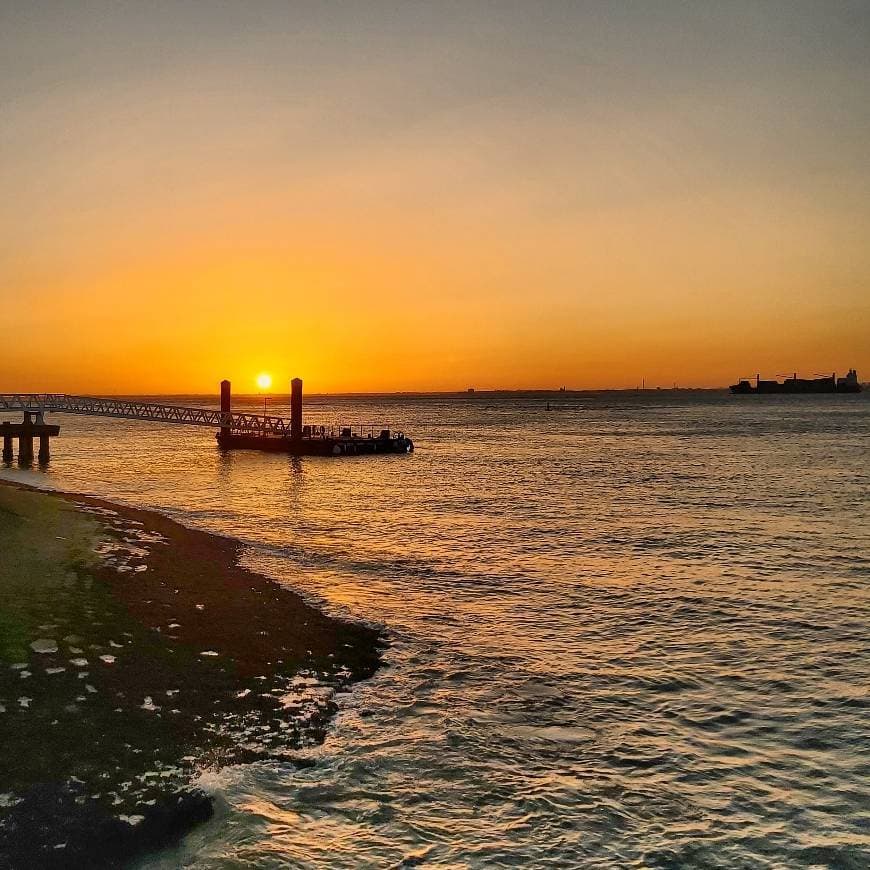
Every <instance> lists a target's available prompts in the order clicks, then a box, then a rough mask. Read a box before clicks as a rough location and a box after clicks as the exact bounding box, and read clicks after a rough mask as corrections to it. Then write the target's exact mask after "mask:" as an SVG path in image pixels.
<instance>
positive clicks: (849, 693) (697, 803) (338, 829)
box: [0, 392, 870, 868]
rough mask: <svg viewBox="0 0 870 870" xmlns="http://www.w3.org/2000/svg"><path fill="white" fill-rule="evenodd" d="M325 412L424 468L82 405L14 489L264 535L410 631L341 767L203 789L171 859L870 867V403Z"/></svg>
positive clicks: (682, 402) (361, 404) (301, 574)
mask: <svg viewBox="0 0 870 870" xmlns="http://www.w3.org/2000/svg"><path fill="white" fill-rule="evenodd" d="M547 398H549V399H550V401H551V402H553V404H554V409H553V410H551V411H549V412H548V411H547V410H546V401H547ZM187 401H188V402H189V403H193V400H187ZM204 402H205V400H197V401H196V403H197V404H203V403H204ZM279 404H280V403H279ZM307 414H308V417H309V420H310V422H333V421H335V420H337V419H341V420H342V421H346V422H357V421H359V422H362V423H369V422H371V423H380V422H382V421H384V422H391V423H393V424H394V425H395V426H397V427H404V429H405V431H407V432H409V433H410V434H411V435H412V437H413V438H414V441H415V443H416V445H417V451H416V452H415V453H414V454H413V455H411V456H408V457H398V456H396V457H383V458H380V457H365V458H362V457H361V458H353V459H350V458H349V459H341V460H335V459H302V460H294V459H291V458H288V457H286V456H278V455H262V454H257V453H245V452H236V453H232V454H228V455H221V454H220V453H219V452H218V451H217V450H216V448H215V445H214V440H213V436H212V433H211V432H210V431H209V430H207V429H202V430H200V429H194V428H183V427H178V428H174V427H171V426H165V425H162V426H161V425H158V424H149V423H138V422H123V421H112V420H94V419H90V418H74V417H64V416H60V415H58V416H57V417H55V418H54V419H53V420H52V422H59V423H60V425H61V427H62V435H61V438H60V439H58V441H57V442H56V443H55V445H54V456H53V458H52V461H51V464H50V465H49V467H48V469H47V470H45V471H43V472H39V471H22V470H19V469H17V468H8V469H5V470H4V471H2V472H0V474H2V475H3V476H4V477H11V478H15V479H24V480H27V481H28V482H37V483H39V484H40V485H46V486H51V487H56V488H60V489H65V490H73V491H79V492H88V493H93V494H97V495H103V496H106V497H108V498H114V499H116V500H119V501H122V502H126V503H130V504H133V505H135V506H141V507H149V508H156V509H158V510H160V511H163V512H165V513H167V514H169V515H171V516H173V517H174V518H177V519H180V520H181V521H182V522H184V523H186V524H188V525H192V526H196V527H199V528H204V529H207V530H212V531H217V532H221V533H223V534H227V535H231V536H235V537H238V538H240V539H241V540H243V541H244V542H246V543H247V544H248V545H249V546H248V549H247V551H246V552H247V555H246V560H247V564H248V565H249V566H252V567H255V568H257V569H259V570H261V571H263V572H265V573H267V574H269V575H271V576H273V577H275V578H277V579H278V580H280V581H281V582H284V583H287V584H289V585H290V586H292V587H294V588H296V589H300V590H302V591H303V592H304V593H305V594H306V595H308V596H310V597H311V598H313V599H314V600H317V601H319V602H321V603H322V605H323V606H324V607H325V608H327V609H328V610H329V611H331V612H338V613H350V614H352V615H353V616H354V617H357V618H360V619H364V620H371V621H374V622H378V623H382V624H384V625H385V626H386V627H387V628H388V630H389V632H390V634H391V637H392V647H391V649H390V651H389V653H388V656H387V664H386V666H385V667H384V668H383V669H382V670H381V671H380V672H379V674H378V675H377V676H376V677H375V679H374V680H372V681H371V682H369V683H367V684H364V685H361V686H359V687H357V688H355V689H354V690H353V692H351V693H350V694H349V695H347V696H346V697H345V698H344V699H343V701H342V713H341V715H340V716H339V718H338V720H337V722H336V724H335V727H334V729H333V733H332V735H331V737H330V738H329V740H328V741H327V742H326V744H325V745H324V746H322V747H320V748H319V749H318V750H316V752H315V755H316V756H317V758H318V763H317V764H316V765H315V766H314V767H313V768H311V769H307V770H303V771H295V770H292V769H290V768H289V767H288V768H284V767H281V766H277V765H275V764H259V765H252V766H243V767H237V768H232V769H227V770H223V771H221V772H219V773H217V774H209V775H207V776H205V777H204V778H203V782H204V785H206V786H207V787H208V788H211V789H214V791H215V793H216V795H217V800H218V810H217V814H216V818H215V820H214V821H212V822H210V823H209V824H207V825H205V826H203V827H202V828H200V829H198V830H197V831H196V832H194V833H193V834H192V835H191V836H189V837H188V839H187V840H186V841H185V842H184V843H183V844H182V845H181V846H180V847H179V849H177V850H176V851H174V852H172V853H168V854H164V855H161V856H156V857H154V858H151V859H148V860H147V861H146V862H145V865H146V866H148V867H151V868H158V867H160V868H163V867H174V866H176V865H178V864H179V863H182V864H183V865H184V866H191V867H199V868H212V867H238V866H251V867H261V868H272V867H283V866H288V865H290V866H330V867H358V866H361V865H369V866H385V867H389V866H397V865H400V864H402V863H403V862H404V864H405V865H406V866H407V865H413V864H417V863H420V864H431V865H449V866H454V867H463V866H473V867H483V866H487V867H490V866H504V865H524V866H542V867H543V866H560V867H572V866H576V867H614V868H616V867H769V868H774V867H776V868H781V867H798V866H820V867H848V868H858V867H861V868H863V867H867V866H870V742H868V738H870V733H868V732H870V728H868V722H870V695H868V673H870V639H868V638H870V635H868V627H870V626H868V622H870V620H868V616H870V594H868V586H870V497H868V496H870V463H868V457H870V453H868V440H870V439H868V434H870V395H868V394H866V393H865V394H862V395H860V396H815V397H812V396H808V397H742V398H737V397H731V396H727V395H724V394H717V393H704V394H695V393H688V392H684V393H661V394H656V393H646V394H640V395H635V394H618V393H615V394H614V393H611V394H590V395H572V394H567V395H564V396H561V397H555V398H554V397H552V396H550V397H541V396H540V395H538V396H535V395H522V394H518V395H509V396H505V395H501V396H499V395H487V394H480V393H478V394H475V395H473V396H472V395H468V396H457V397H371V398H359V397H356V398H336V399H318V398H312V399H311V400H310V401H309V403H308V405H307Z"/></svg>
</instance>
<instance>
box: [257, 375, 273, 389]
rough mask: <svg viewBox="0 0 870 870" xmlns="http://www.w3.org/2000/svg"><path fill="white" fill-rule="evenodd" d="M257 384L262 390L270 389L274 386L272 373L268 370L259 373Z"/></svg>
mask: <svg viewBox="0 0 870 870" xmlns="http://www.w3.org/2000/svg"><path fill="white" fill-rule="evenodd" d="M257 386H258V387H259V388H260V389H261V390H268V389H269V387H271V386H272V375H270V374H269V373H268V372H260V374H258V375H257Z"/></svg>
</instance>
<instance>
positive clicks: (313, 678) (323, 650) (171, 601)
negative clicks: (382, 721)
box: [0, 483, 383, 867]
mask: <svg viewBox="0 0 870 870" xmlns="http://www.w3.org/2000/svg"><path fill="white" fill-rule="evenodd" d="M240 546H241V545H240V544H239V543H238V542H234V541H232V540H230V539H227V538H221V537H217V536H213V535H208V534H205V533H203V532H198V531H193V530H190V529H187V528H184V527H182V526H181V525H179V524H178V523H175V522H173V521H172V520H169V519H167V518H165V517H163V516H160V515H158V514H154V513H150V512H146V511H140V510H134V509H130V508H126V507H122V506H119V505H115V504H111V503H108V502H105V501H102V500H99V499H94V498H90V497H85V496H78V495H67V494H54V493H46V492H41V491H36V490H31V489H27V488H25V487H21V486H16V485H10V484H6V483H3V484H2V485H0V554H2V558H0V770H2V772H3V774H2V779H0V867H24V866H27V867H41V866H44V867H51V866H71V865H72V866H106V865H117V864H118V863H121V862H123V861H124V860H126V859H128V858H130V857H132V856H133V855H135V854H137V853H140V852H142V851H143V850H146V849H149V848H156V847H159V846H160V845H163V844H165V843H167V842H170V841H171V840H172V839H174V838H177V837H178V836H180V835H181V834H183V833H184V831H186V830H188V829H189V828H190V827H191V826H193V825H195V824H196V823H197V822H199V821H202V820H204V819H207V818H208V817H209V816H210V815H211V801H210V798H209V797H208V796H207V795H206V794H204V793H203V792H202V791H201V790H199V789H198V788H197V787H196V785H195V780H196V777H197V776H198V774H199V773H200V772H201V771H202V770H204V769H208V768H216V767H222V766H225V765H229V764H238V763H246V762H251V761H256V760H257V759H264V758H270V759H276V758H279V759H282V760H284V761H286V763H287V764H288V765H302V764H308V763H310V762H309V761H308V760H307V759H306V758H305V757H304V756H300V755H299V754H298V751H299V750H300V749H301V748H304V747H306V746H310V745H314V744H316V743H319V742H321V741H322V740H323V739H324V737H325V729H326V726H327V723H328V721H329V718H330V716H331V715H332V714H333V713H334V712H335V710H336V705H335V702H334V700H333V696H334V694H335V692H336V691H338V690H341V689H342V688H344V687H346V686H347V685H349V684H350V683H353V682H355V681H358V680H362V679H366V678H367V677H369V676H371V675H372V673H373V672H374V671H375V669H376V668H377V666H378V663H379V660H380V653H381V650H382V646H383V638H382V637H381V635H380V634H379V632H378V631H377V630H375V629H374V628H371V627H367V626H363V625H359V624H353V623H350V622H344V621H340V620H337V619H333V618H330V617H327V616H326V615H324V614H323V613H321V612H320V611H318V610H317V609H315V608H313V607H311V606H310V605H308V604H306V603H305V602H304V601H303V600H302V599H301V598H300V597H299V596H297V595H295V594H294V593H292V592H290V591H288V590H287V589H285V588H282V587H281V586H279V585H278V584H276V583H274V582H273V581H271V580H268V579H266V578H265V577H262V576H260V575H257V574H255V573H252V572H250V571H247V570H244V569H242V568H240V567H239V566H238V556H239V549H240Z"/></svg>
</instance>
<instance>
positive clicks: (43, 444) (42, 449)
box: [39, 434, 51, 465]
mask: <svg viewBox="0 0 870 870" xmlns="http://www.w3.org/2000/svg"><path fill="white" fill-rule="evenodd" d="M48 442H49V436H48V435H45V434H42V435H40V436H39V461H40V462H41V463H42V464H43V465H44V464H45V463H47V462H48V460H49V459H50V458H51V454H50V451H49V447H48Z"/></svg>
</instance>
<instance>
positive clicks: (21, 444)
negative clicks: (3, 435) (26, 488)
mask: <svg viewBox="0 0 870 870" xmlns="http://www.w3.org/2000/svg"><path fill="white" fill-rule="evenodd" d="M18 461H19V462H20V463H22V464H26V463H28V462H33V435H31V434H29V433H28V434H25V433H23V432H22V433H21V434H20V435H19V436H18Z"/></svg>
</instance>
